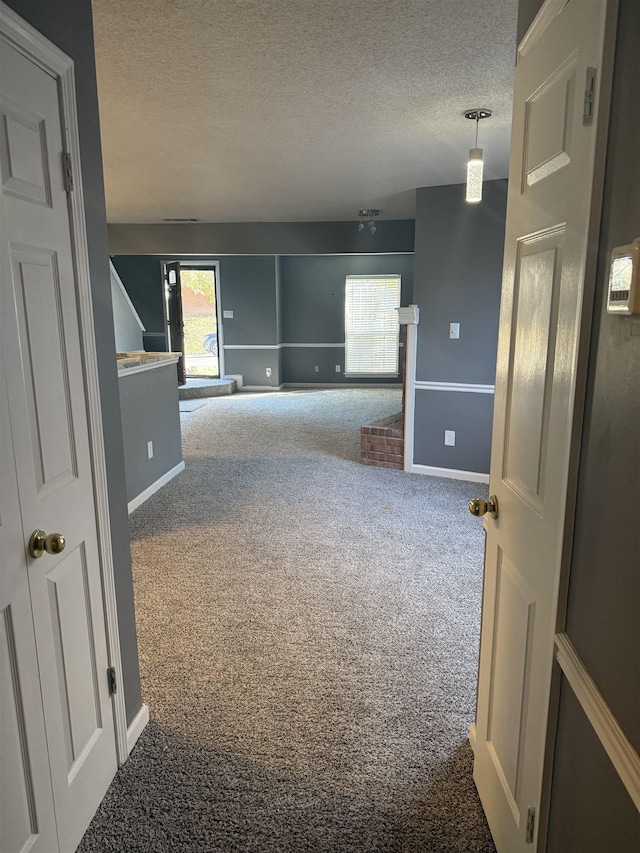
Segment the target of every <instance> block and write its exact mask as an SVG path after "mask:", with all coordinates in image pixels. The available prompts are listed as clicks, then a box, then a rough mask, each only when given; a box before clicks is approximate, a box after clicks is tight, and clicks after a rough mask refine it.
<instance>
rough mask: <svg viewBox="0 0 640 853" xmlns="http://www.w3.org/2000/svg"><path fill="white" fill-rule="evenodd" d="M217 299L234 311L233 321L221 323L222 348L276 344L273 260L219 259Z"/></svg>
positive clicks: (276, 321) (250, 258) (260, 258)
mask: <svg viewBox="0 0 640 853" xmlns="http://www.w3.org/2000/svg"><path fill="white" fill-rule="evenodd" d="M220 298H221V301H222V307H223V308H224V310H225V311H227V310H232V311H233V319H232V320H223V325H224V342H225V345H228V344H244V345H246V344H253V345H260V344H262V345H271V346H273V345H275V344H277V343H278V330H277V324H278V317H277V310H276V259H275V258H274V257H273V256H271V257H250V256H248V257H240V258H220ZM225 356H226V354H225ZM227 369H228V368H227ZM231 372H232V373H233V372H234V371H231Z"/></svg>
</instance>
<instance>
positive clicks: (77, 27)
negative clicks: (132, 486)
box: [7, 0, 142, 722]
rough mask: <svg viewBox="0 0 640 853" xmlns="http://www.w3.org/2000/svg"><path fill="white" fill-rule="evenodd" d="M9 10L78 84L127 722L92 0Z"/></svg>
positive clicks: (129, 671)
mask: <svg viewBox="0 0 640 853" xmlns="http://www.w3.org/2000/svg"><path fill="white" fill-rule="evenodd" d="M7 4H8V5H9V6H10V7H11V8H12V9H14V10H15V11H16V12H17V13H18V14H19V15H21V16H22V17H23V18H24V19H25V20H26V21H28V22H29V23H30V24H32V25H33V26H34V27H35V28H36V29H37V30H39V31H40V32H41V33H42V34H43V35H44V36H46V37H47V38H48V39H49V40H50V41H52V42H53V43H54V44H55V45H57V46H58V47H59V48H60V49H61V50H63V51H64V52H65V53H66V54H67V55H68V56H70V57H71V58H72V59H73V60H74V62H75V72H76V73H75V81H76V93H77V106H78V124H79V134H80V155H81V158H82V185H83V191H84V201H85V215H86V225H87V242H88V251H89V267H90V276H91V292H92V297H93V313H94V323H95V333H96V355H97V360H98V373H99V379H100V397H101V401H102V423H103V427H104V445H105V458H106V464H107V484H108V490H109V511H110V515H111V547H112V551H113V561H114V568H115V586H116V596H117V604H118V624H119V627H120V643H121V651H122V667H123V671H122V684H123V687H124V694H125V700H126V707H127V719H128V720H129V722H130V721H131V720H132V719H133V718H134V717H135V715H136V713H137V712H138V711H139V709H140V707H141V704H142V699H141V696H140V675H139V670H138V647H137V639H136V626H135V615H134V610H133V587H132V581H131V552H130V548H129V521H128V516H127V501H126V491H125V474H124V453H123V447H122V430H121V419H120V397H119V391H118V376H117V372H116V361H115V338H114V332H113V311H112V304H111V285H110V281H109V250H108V242H107V219H106V213H105V204H104V183H103V177H102V150H101V147H100V123H99V117H98V96H97V90H96V75H95V60H94V52H93V23H92V14H91V2H90V0H50V2H48V3H43V2H42V0H7Z"/></svg>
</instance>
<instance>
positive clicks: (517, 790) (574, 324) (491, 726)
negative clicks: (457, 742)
mask: <svg viewBox="0 0 640 853" xmlns="http://www.w3.org/2000/svg"><path fill="white" fill-rule="evenodd" d="M561 5H562V4H561V3H559V2H558V3H556V4H555V6H556V7H557V9H558V10H559V11H558V12H557V14H555V16H553V19H552V21H551V23H550V24H549V25H548V26H547V27H546V28H544V29H543V28H541V30H542V31H541V32H539V34H538V36H537V38H535V39H533V40H530V41H529V44H528V45H527V48H526V51H524V53H521V55H520V56H519V61H518V65H517V69H516V82H515V96H514V116H513V127H512V146H511V164H510V175H509V199H508V206H507V228H506V239H505V263H504V273H503V289H502V303H501V314H500V338H499V343H498V363H497V371H496V391H495V410H494V426H493V440H492V456H491V474H490V490H491V492H492V493H493V494H495V495H496V496H497V499H498V507H499V515H498V518H497V519H493V518H489V517H488V516H487V517H486V519H485V529H486V531H487V547H486V555H485V588H484V599H483V616H482V634H481V654H480V671H479V685H478V710H477V721H476V723H477V726H476V752H475V764H474V778H475V780H476V784H477V787H478V791H479V793H480V797H481V799H482V803H483V806H484V808H485V812H486V814H487V818H488V820H489V824H490V827H491V831H492V833H493V835H494V839H495V842H496V846H497V848H498V850H499V852H500V853H518V852H519V851H525V850H527V849H531V847H528V846H527V845H528V844H530V843H534V844H535V843H536V840H537V839H536V837H535V833H536V832H537V827H536V828H535V831H534V837H533V838H531V837H530V838H528V837H527V835H528V833H527V822H528V815H529V813H530V810H531V809H534V810H535V811H536V813H539V808H540V794H541V785H542V774H543V767H544V750H545V737H546V726H547V716H548V708H549V696H550V684H551V672H552V666H553V636H554V632H555V629H556V619H557V607H558V589H559V583H560V571H561V555H562V547H563V534H564V531H565V523H566V518H565V510H566V499H567V488H568V483H569V464H570V454H571V450H572V439H573V429H574V400H575V394H576V377H577V373H578V368H579V365H578V354H579V346H580V333H581V329H582V325H583V298H584V287H585V269H586V262H587V253H588V249H589V242H588V241H589V237H590V234H591V229H592V187H593V181H594V163H595V156H596V132H595V131H596V118H597V108H598V99H597V93H596V101H595V105H594V113H595V117H594V121H593V123H592V124H590V123H583V104H584V97H585V96H584V91H585V84H586V79H587V69H588V68H591V67H593V68H596V69H600V70H601V66H602V52H603V43H604V21H605V12H606V6H607V0H593V2H588V3H585V2H579V0H570V2H569V3H567V4H565V5H564V7H563V8H560V7H561ZM548 20H551V18H549V19H548ZM587 312H588V309H587Z"/></svg>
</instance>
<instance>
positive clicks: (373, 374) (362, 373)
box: [344, 273, 402, 379]
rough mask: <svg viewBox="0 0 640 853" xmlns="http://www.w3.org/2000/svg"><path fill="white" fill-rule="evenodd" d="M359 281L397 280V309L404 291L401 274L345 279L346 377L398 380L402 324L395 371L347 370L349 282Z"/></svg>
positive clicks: (353, 276)
mask: <svg viewBox="0 0 640 853" xmlns="http://www.w3.org/2000/svg"><path fill="white" fill-rule="evenodd" d="M358 279H360V280H362V281H373V280H375V279H380V280H385V281H388V280H389V279H396V280H397V282H398V298H397V302H398V304H397V305H396V306H394V313H395V309H396V308H399V307H400V301H401V291H402V277H401V276H400V274H399V273H386V274H384V275H382V274H371V275H347V277H346V279H345V344H344V346H345V372H344V375H345V376H348V377H350V378H353V379H375V378H397V377H398V376H400V323H398V328H397V333H396V366H395V369H393V370H382V371H380V370H376V371H374V370H370V371H368V370H362V369H357V370H347V369H346V364H347V359H348V355H347V354H348V347H349V331H348V329H347V292H348V285H349V281H357V280H358Z"/></svg>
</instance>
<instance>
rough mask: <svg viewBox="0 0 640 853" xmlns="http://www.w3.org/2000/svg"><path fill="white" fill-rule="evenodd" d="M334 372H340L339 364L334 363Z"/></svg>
mask: <svg viewBox="0 0 640 853" xmlns="http://www.w3.org/2000/svg"><path fill="white" fill-rule="evenodd" d="M336 373H340V365H339V364H336Z"/></svg>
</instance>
